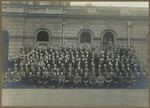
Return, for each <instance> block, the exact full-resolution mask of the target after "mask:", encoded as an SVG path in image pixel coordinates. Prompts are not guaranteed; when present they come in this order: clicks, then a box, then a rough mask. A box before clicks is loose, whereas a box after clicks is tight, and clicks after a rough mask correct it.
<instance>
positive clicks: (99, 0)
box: [0, 0, 150, 108]
mask: <svg viewBox="0 0 150 108" xmlns="http://www.w3.org/2000/svg"><path fill="white" fill-rule="evenodd" d="M2 1H70V2H71V1H74V2H76V1H78V2H148V4H149V6H150V1H149V0H126V1H124V0H105V1H104V0H2ZM2 1H1V2H0V7H1V10H0V15H1V20H0V24H1V25H0V28H1V31H0V33H1V36H0V40H2ZM148 8H149V9H150V7H148ZM149 18H150V11H149V15H148V19H149ZM148 23H149V24H148V78H149V79H150V73H149V71H150V68H149V65H150V61H149V57H150V47H149V41H150V38H149V27H150V21H148ZM0 68H1V69H0V72H1V75H0V84H1V89H0V96H1V99H0V100H1V101H0V108H31V107H32V108H37V107H38V108H53V107H54V106H36V105H35V106H2V42H1V44H0ZM149 87H150V84H149V80H148V107H138V106H131V107H129V106H96V107H98V108H122V107H125V108H150V102H149V101H150V100H149V99H150V88H149ZM54 90H55V89H54ZM133 90H135V89H133ZM62 98H63V97H62ZM66 107H68V108H87V107H88V108H94V107H95V106H93V107H92V106H84V107H83V106H82V107H81V106H73V107H72V106H70V107H69V106H66ZM66 107H65V106H58V107H57V106H55V108H66ZM96 107H95V108H96Z"/></svg>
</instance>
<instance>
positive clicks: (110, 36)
mask: <svg viewBox="0 0 150 108" xmlns="http://www.w3.org/2000/svg"><path fill="white" fill-rule="evenodd" d="M109 41H112V42H114V35H113V33H112V32H106V33H105V34H104V36H103V44H108V42H109Z"/></svg>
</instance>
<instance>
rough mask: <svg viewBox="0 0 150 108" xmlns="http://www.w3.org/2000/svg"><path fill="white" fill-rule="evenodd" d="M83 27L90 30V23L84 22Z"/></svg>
mask: <svg viewBox="0 0 150 108" xmlns="http://www.w3.org/2000/svg"><path fill="white" fill-rule="evenodd" d="M82 27H83V29H89V28H90V24H89V23H88V21H84V23H83V25H82Z"/></svg>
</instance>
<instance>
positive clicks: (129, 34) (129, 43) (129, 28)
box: [127, 21, 131, 46]
mask: <svg viewBox="0 0 150 108" xmlns="http://www.w3.org/2000/svg"><path fill="white" fill-rule="evenodd" d="M127 30H128V45H129V46H131V22H130V21H129V22H128V25H127Z"/></svg>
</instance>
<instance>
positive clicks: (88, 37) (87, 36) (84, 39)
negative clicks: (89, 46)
mask: <svg viewBox="0 0 150 108" xmlns="http://www.w3.org/2000/svg"><path fill="white" fill-rule="evenodd" d="M80 42H85V43H90V42H91V34H90V33H89V32H83V33H82V34H81V36H80Z"/></svg>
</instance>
